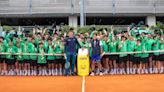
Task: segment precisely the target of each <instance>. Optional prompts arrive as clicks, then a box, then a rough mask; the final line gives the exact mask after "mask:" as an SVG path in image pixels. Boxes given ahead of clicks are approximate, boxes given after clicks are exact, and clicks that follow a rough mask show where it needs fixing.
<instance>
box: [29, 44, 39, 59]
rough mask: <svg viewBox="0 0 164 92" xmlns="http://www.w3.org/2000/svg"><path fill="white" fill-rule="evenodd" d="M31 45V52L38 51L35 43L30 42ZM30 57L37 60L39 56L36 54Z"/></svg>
mask: <svg viewBox="0 0 164 92" xmlns="http://www.w3.org/2000/svg"><path fill="white" fill-rule="evenodd" d="M29 45H30V47H31V49H30V51H29V53H37V47H35V46H34V44H33V43H30V44H29ZM30 59H32V60H37V56H36V55H30Z"/></svg>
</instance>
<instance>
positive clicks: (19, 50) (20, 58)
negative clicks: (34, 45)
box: [16, 47, 23, 61]
mask: <svg viewBox="0 0 164 92" xmlns="http://www.w3.org/2000/svg"><path fill="white" fill-rule="evenodd" d="M22 52H23V51H22V48H18V47H17V53H22ZM16 58H17V60H18V61H21V60H23V56H22V55H17V56H16Z"/></svg>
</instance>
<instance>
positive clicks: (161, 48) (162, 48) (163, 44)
mask: <svg viewBox="0 0 164 92" xmlns="http://www.w3.org/2000/svg"><path fill="white" fill-rule="evenodd" d="M160 50H164V43H161V44H160ZM160 54H164V52H160Z"/></svg>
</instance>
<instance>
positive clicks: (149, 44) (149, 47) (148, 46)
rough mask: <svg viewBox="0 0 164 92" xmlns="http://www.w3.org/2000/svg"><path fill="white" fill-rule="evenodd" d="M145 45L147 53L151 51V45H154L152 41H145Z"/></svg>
mask: <svg viewBox="0 0 164 92" xmlns="http://www.w3.org/2000/svg"><path fill="white" fill-rule="evenodd" d="M146 43H147V50H148V51H151V50H152V45H153V43H154V39H149V38H148V39H147V40H146Z"/></svg>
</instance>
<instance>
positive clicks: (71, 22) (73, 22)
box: [69, 16, 78, 28]
mask: <svg viewBox="0 0 164 92" xmlns="http://www.w3.org/2000/svg"><path fill="white" fill-rule="evenodd" d="M77 25H78V17H77V16H69V26H70V27H75V28H76V27H77Z"/></svg>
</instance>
